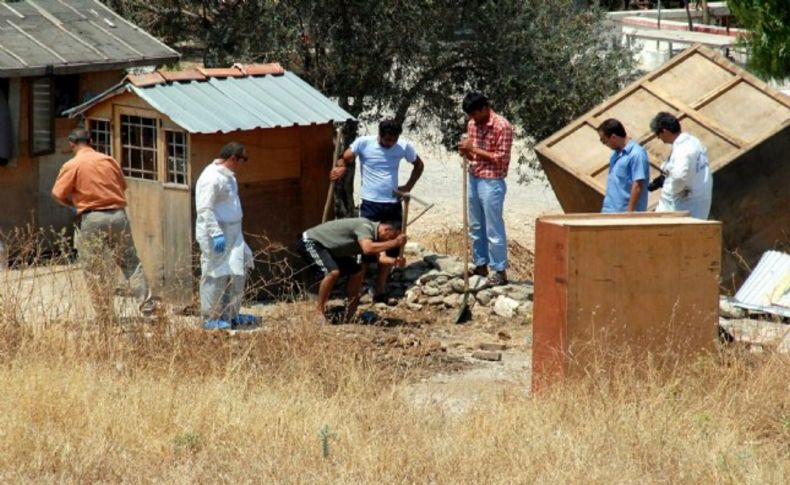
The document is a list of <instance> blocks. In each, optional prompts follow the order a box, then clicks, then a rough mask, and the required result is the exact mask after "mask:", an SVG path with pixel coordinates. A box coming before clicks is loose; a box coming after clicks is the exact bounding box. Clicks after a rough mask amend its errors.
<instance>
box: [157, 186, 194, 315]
mask: <svg viewBox="0 0 790 485" xmlns="http://www.w3.org/2000/svg"><path fill="white" fill-rule="evenodd" d="M162 195H163V201H162V202H163V204H162V205H163V208H162V209H163V210H162V241H163V243H164V244H163V248H162V250H163V251H164V255H163V258H164V261H163V265H164V268H163V271H164V288H163V290H164V291H163V293H164V295H163V296H165V297H166V298H167V299H168V300H169V301H171V302H180V303H188V302H189V301H190V300H191V296H192V294H193V290H194V288H193V287H194V282H195V281H194V278H193V267H192V198H191V197H190V191H189V190H188V189H182V188H172V187H166V188H164V190H163V193H162Z"/></svg>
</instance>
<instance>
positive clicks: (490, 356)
mask: <svg viewBox="0 0 790 485" xmlns="http://www.w3.org/2000/svg"><path fill="white" fill-rule="evenodd" d="M472 358H474V359H478V360H488V361H491V362H499V361H500V360H502V352H489V351H486V350H478V351H476V352H472Z"/></svg>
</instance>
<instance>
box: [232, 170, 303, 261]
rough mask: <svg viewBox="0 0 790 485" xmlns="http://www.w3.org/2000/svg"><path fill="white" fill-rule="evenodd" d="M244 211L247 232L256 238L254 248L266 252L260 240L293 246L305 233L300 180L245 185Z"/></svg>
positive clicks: (253, 241) (243, 190)
mask: <svg viewBox="0 0 790 485" xmlns="http://www.w3.org/2000/svg"><path fill="white" fill-rule="evenodd" d="M239 196H240V197H241V203H242V208H243V209H244V223H243V224H244V231H245V232H246V233H248V234H249V235H250V236H252V238H250V239H249V242H250V246H252V247H256V246H257V248H258V249H262V248H263V246H262V244H263V242H262V241H258V242H257V243H256V239H255V238H256V237H259V236H260V237H263V238H265V239H266V240H268V241H271V242H277V243H282V244H284V245H286V246H287V245H290V244H291V243H292V242H293V241H295V240H296V237H297V236H298V235H299V234H300V233H301V232H302V231H303V230H304V223H303V221H302V211H303V208H302V194H301V188H300V181H299V179H286V180H279V181H275V182H268V183H262V184H245V185H244V186H243V187H240V188H239Z"/></svg>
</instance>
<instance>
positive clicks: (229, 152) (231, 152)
mask: <svg viewBox="0 0 790 485" xmlns="http://www.w3.org/2000/svg"><path fill="white" fill-rule="evenodd" d="M246 152H247V149H246V148H245V147H244V145H242V144H241V143H239V142H236V141H232V142H230V143H228V144H227V145H225V146H224V147H222V150H220V152H219V158H221V159H223V160H227V159H229V158H230V157H237V158H240V157H244V156H245V153H246Z"/></svg>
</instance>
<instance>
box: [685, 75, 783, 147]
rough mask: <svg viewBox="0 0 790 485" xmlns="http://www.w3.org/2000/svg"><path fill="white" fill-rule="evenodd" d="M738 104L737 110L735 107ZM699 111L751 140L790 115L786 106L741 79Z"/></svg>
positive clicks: (770, 130)
mask: <svg viewBox="0 0 790 485" xmlns="http://www.w3.org/2000/svg"><path fill="white" fill-rule="evenodd" d="M734 106H737V107H738V108H737V111H735V110H733V107H734ZM699 111H700V112H701V113H703V114H704V115H706V116H709V117H710V118H712V119H713V120H715V121H716V122H718V123H719V124H720V125H722V126H727V127H729V129H730V131H732V132H733V133H735V134H737V135H738V136H739V137H740V138H742V139H744V140H746V141H747V142H749V143H751V142H754V141H756V140H758V139H759V138H760V137H764V136H765V135H766V134H769V133H771V132H772V131H773V130H774V128H775V127H776V126H779V125H781V124H782V123H783V122H784V121H786V120H787V119H788V118H790V114H789V113H788V109H787V107H786V106H784V105H782V104H781V103H779V102H778V101H777V100H775V99H773V98H771V97H769V96H767V95H766V94H765V93H763V92H761V91H759V90H758V89H755V88H754V87H753V86H752V85H751V84H749V83H747V82H744V81H741V82H739V83H738V84H736V85H735V86H733V87H732V88H730V89H728V90H726V91H725V92H723V93H722V94H721V95H719V96H717V97H716V98H715V99H713V100H711V101H710V102H708V103H707V104H705V105H704V106H702V107H701V108H700V109H699Z"/></svg>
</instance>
